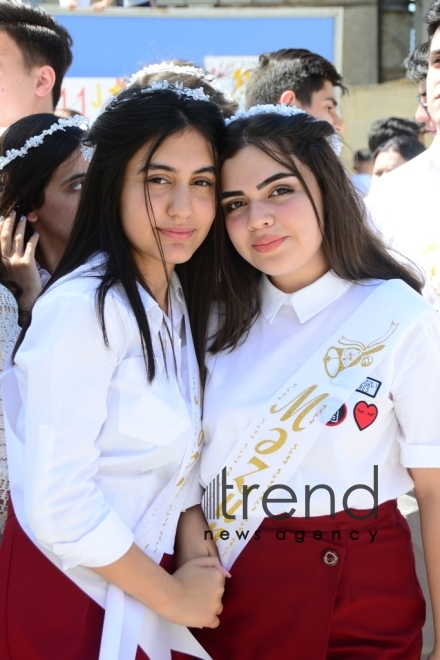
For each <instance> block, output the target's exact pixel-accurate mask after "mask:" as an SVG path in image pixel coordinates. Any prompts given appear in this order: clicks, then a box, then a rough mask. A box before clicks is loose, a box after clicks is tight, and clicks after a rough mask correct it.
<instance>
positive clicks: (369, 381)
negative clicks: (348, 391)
mask: <svg viewBox="0 0 440 660" xmlns="http://www.w3.org/2000/svg"><path fill="white" fill-rule="evenodd" d="M381 385H382V383H381V382H380V380H375V379H374V378H370V377H368V378H366V379H365V380H364V382H363V383H361V384H360V385H359V387H358V388H357V390H356V392H361V393H362V394H366V395H367V396H371V398H372V399H374V397H375V396H376V394H377V393H378V391H379V388H380V386H381Z"/></svg>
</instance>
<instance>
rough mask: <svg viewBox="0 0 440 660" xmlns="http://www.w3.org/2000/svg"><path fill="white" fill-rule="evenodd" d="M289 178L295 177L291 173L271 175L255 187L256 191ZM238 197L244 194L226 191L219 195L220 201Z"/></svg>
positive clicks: (238, 191)
mask: <svg viewBox="0 0 440 660" xmlns="http://www.w3.org/2000/svg"><path fill="white" fill-rule="evenodd" d="M290 176H293V177H294V176H295V175H294V174H292V172H278V173H277V174H272V176H269V177H268V178H267V179H264V181H262V182H261V183H259V184H258V185H257V186H256V189H257V190H262V189H263V188H264V187H265V186H268V185H269V184H270V183H273V182H274V181H278V180H279V179H287V178H288V177H290ZM240 195H244V192H243V191H242V190H227V191H226V192H223V193H222V194H221V198H222V199H226V198H227V197H240Z"/></svg>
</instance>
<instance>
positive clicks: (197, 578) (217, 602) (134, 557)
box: [93, 544, 225, 628]
mask: <svg viewBox="0 0 440 660" xmlns="http://www.w3.org/2000/svg"><path fill="white" fill-rule="evenodd" d="M93 570H95V571H96V573H98V575H101V577H103V578H104V579H106V580H108V581H109V582H112V583H113V584H116V585H117V586H118V587H120V588H121V589H123V590H124V591H126V592H127V593H129V594H131V595H132V596H134V597H135V598H137V599H138V600H140V601H141V602H142V603H144V604H145V605H148V607H150V608H151V609H152V610H154V611H155V612H157V613H158V614H160V615H161V616H163V617H164V618H165V619H169V620H170V621H173V622H174V623H178V624H180V625H182V626H190V627H200V628H201V627H204V626H205V627H208V628H216V627H217V626H218V625H219V623H220V621H219V619H218V616H217V615H218V614H220V613H221V611H222V609H223V607H222V605H221V597H222V595H223V591H224V580H225V578H224V569H222V567H221V565H220V562H219V560H218V559H217V557H208V556H206V557H201V558H199V559H193V560H191V561H189V562H187V563H186V564H185V566H183V567H182V568H180V569H179V570H178V571H176V572H175V573H174V575H169V574H168V573H167V572H166V571H165V570H164V569H163V568H161V567H160V566H158V565H157V564H156V563H155V562H154V561H153V560H152V559H150V558H149V557H147V556H146V555H145V554H144V553H143V552H142V550H140V549H139V548H138V547H137V546H136V545H134V544H133V545H132V546H131V548H130V549H129V550H128V552H127V553H125V555H123V556H122V557H121V558H120V559H118V560H117V561H116V562H113V563H112V564H110V565H108V566H102V567H100V568H94V569H93Z"/></svg>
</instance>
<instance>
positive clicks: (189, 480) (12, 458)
mask: <svg viewBox="0 0 440 660" xmlns="http://www.w3.org/2000/svg"><path fill="white" fill-rule="evenodd" d="M185 327H186V340H187V354H188V372H189V377H190V390H191V418H192V438H191V441H190V442H188V444H187V448H186V451H185V454H184V458H183V461H182V464H181V467H180V470H179V472H178V474H176V475H175V476H174V477H173V478H172V479H171V480H170V482H169V483H168V484H167V486H166V487H165V488H164V489H163V490H162V491H161V492H160V493H159V495H158V496H157V497H156V499H155V501H154V502H153V504H152V505H151V506H150V507H149V508H148V510H147V511H146V512H145V514H144V516H143V518H142V519H141V521H140V522H139V524H138V526H137V528H136V529H135V531H134V538H135V543H136V544H137V545H138V546H139V547H140V548H141V549H142V550H143V551H144V552H145V553H146V554H147V555H148V556H149V557H150V558H151V559H153V560H154V561H155V562H156V563H158V564H159V563H160V562H161V560H162V557H163V555H164V553H165V552H170V551H172V548H173V545H174V537H175V532H176V527H177V523H178V519H179V516H180V513H181V511H182V508H183V505H184V502H185V499H186V496H187V494H188V492H189V489H190V487H191V485H192V484H193V481H194V479H195V478H197V474H198V472H197V470H195V469H194V468H195V467H196V465H197V464H198V461H199V459H200V452H201V447H202V444H203V433H202V429H201V420H200V416H201V411H200V399H201V393H200V381H199V369H198V364H197V358H196V355H195V351H194V345H193V342H192V337H191V332H190V325H189V318H188V314H187V311H186V310H185ZM2 393H3V412H4V420H5V431H6V444H7V455H8V466H9V481H10V490H11V493H12V500H13V502H14V510H15V513H16V516H17V519H18V521H19V523H20V526H21V527H22V529H23V530H24V531H25V532H26V534H27V535H28V536H29V538H30V539H31V541H33V543H35V545H37V547H38V548H39V549H40V550H41V552H43V553H44V554H45V555H46V557H48V559H50V561H52V563H53V564H55V566H57V568H59V569H60V570H63V569H62V567H61V561H60V560H59V558H58V557H57V556H56V555H55V554H54V553H52V552H50V551H48V550H46V549H45V548H43V547H42V546H40V545H39V544H38V542H37V541H36V539H35V537H34V535H33V533H32V531H31V529H30V528H29V525H28V523H27V519H26V515H25V511H24V508H23V501H24V500H23V489H24V483H23V481H24V479H23V474H24V460H25V446H24V443H23V442H22V441H21V440H20V439H19V438H18V437H17V435H16V433H15V429H16V426H17V419H18V415H19V412H20V408H21V396H20V392H19V388H18V383H17V379H16V376H15V373H14V369H13V367H12V368H9V369H8V370H7V371H5V372H4V374H3V377H2ZM63 572H64V573H65V574H66V575H67V577H69V578H70V579H71V580H73V582H75V584H77V586H78V587H80V588H81V589H82V590H83V591H84V592H85V593H86V594H87V595H88V596H90V597H91V598H93V600H95V601H96V602H97V603H98V604H99V605H101V607H103V608H105V618H104V626H103V631H102V639H101V649H100V655H99V660H134V658H135V656H136V651H137V647H138V644H139V646H141V648H142V649H143V650H144V651H145V652H146V653H147V655H148V656H149V658H150V660H171V649H173V650H176V651H182V652H184V653H187V654H188V655H195V656H197V657H198V658H202V660H210V656H209V655H208V654H207V653H206V651H204V650H203V648H202V647H201V646H200V644H199V643H198V642H197V641H196V639H195V638H194V637H193V636H192V635H191V633H190V632H189V630H188V629H187V628H186V627H185V626H179V625H177V624H174V623H171V622H170V621H167V620H166V619H164V618H162V617H160V616H159V615H158V614H156V613H155V612H154V611H153V610H151V609H150V608H148V607H146V606H144V605H143V604H142V603H141V602H140V601H138V600H136V599H135V598H133V597H131V596H129V595H128V594H126V593H125V592H123V591H122V590H121V589H119V588H118V587H116V586H115V585H113V584H109V583H108V582H106V581H105V580H103V579H102V578H101V577H99V576H98V575H97V574H96V573H94V571H92V570H90V569H87V568H85V567H82V566H78V567H76V568H75V569H70V570H67V571H63ZM66 607H68V604H67V605H66Z"/></svg>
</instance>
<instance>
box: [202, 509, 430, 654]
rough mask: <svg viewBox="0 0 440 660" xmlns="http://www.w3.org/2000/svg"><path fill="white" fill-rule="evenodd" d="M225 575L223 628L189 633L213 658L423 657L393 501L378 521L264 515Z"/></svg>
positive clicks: (411, 577) (417, 598)
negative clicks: (265, 516) (276, 518)
mask: <svg viewBox="0 0 440 660" xmlns="http://www.w3.org/2000/svg"><path fill="white" fill-rule="evenodd" d="M359 513H361V512H359ZM233 524H234V523H231V524H230V527H231V528H232V529H229V527H228V530H229V531H230V533H235V532H234V530H233ZM283 530H284V531H283ZM337 530H339V532H338V533H337ZM375 532H376V533H375ZM257 536H259V539H258V540H257V538H256V537H257ZM373 537H374V540H372V538H373ZM231 574H232V578H231V579H229V580H226V583H227V584H226V591H225V596H224V598H223V604H224V610H223V612H222V614H221V615H220V626H219V627H218V628H216V629H214V630H211V629H209V628H203V630H193V631H192V632H193V634H194V636H195V637H196V638H197V639H198V640H199V642H200V643H201V644H202V646H204V647H205V649H206V650H207V651H208V653H209V654H210V655H211V656H212V658H213V659H214V660H269V659H272V658H276V659H277V660H282V659H283V658H285V659H286V660H287V659H288V660H343V659H344V660H354V659H356V660H361V659H367V658H368V659H369V660H377V659H378V658H383V659H385V658H386V659H387V660H420V654H421V650H422V633H421V630H422V626H423V623H424V619H425V602H424V599H423V595H422V592H421V589H420V586H419V583H418V580H417V577H416V574H415V568H414V554H413V550H412V544H411V535H410V532H409V528H408V525H407V523H406V521H405V519H404V518H403V517H402V515H401V514H400V512H399V511H398V509H397V507H396V504H395V502H386V503H385V504H382V505H381V506H380V507H379V511H378V519H377V520H374V519H373V518H371V519H367V520H364V521H359V522H357V521H355V520H353V519H352V518H350V517H349V516H348V515H347V514H346V513H344V512H342V513H338V514H336V516H335V518H334V519H333V520H331V518H330V517H329V516H324V517H317V518H309V519H304V518H302V519H295V518H290V519H288V520H285V521H276V520H274V519H269V518H267V519H265V520H264V522H263V523H262V525H261V526H260V528H259V530H258V533H257V534H256V535H254V538H253V539H252V540H251V541H250V542H249V543H248V544H247V546H246V547H245V548H244V550H243V552H242V553H241V554H240V556H239V557H238V559H237V560H236V562H235V563H234V565H233V566H232V568H231Z"/></svg>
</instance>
